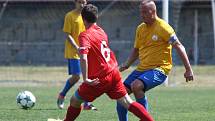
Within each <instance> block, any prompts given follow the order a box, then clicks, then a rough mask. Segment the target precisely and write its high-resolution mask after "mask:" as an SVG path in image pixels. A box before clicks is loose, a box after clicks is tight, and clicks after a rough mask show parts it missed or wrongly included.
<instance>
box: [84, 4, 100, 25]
mask: <svg viewBox="0 0 215 121" xmlns="http://www.w3.org/2000/svg"><path fill="white" fill-rule="evenodd" d="M81 16H82V18H83V20H84V22H87V23H96V21H97V19H98V8H97V7H96V6H94V5H92V4H88V5H86V6H84V8H83V9H82V11H81Z"/></svg>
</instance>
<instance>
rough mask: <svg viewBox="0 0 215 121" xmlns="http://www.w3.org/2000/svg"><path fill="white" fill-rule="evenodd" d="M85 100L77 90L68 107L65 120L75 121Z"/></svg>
mask: <svg viewBox="0 0 215 121" xmlns="http://www.w3.org/2000/svg"><path fill="white" fill-rule="evenodd" d="M82 102H83V100H82V99H81V98H80V96H79V95H78V92H77V91H76V92H75V94H74V95H73V96H72V98H71V100H70V106H69V107H68V109H67V113H66V117H65V119H64V121H74V120H75V119H76V118H77V117H78V116H79V114H80V112H81V104H82Z"/></svg>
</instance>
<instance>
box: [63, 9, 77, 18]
mask: <svg viewBox="0 0 215 121" xmlns="http://www.w3.org/2000/svg"><path fill="white" fill-rule="evenodd" d="M74 15H75V10H71V11H69V12H67V13H66V15H65V16H66V17H72V16H74Z"/></svg>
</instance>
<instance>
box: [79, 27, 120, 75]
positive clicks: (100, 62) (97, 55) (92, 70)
mask: <svg viewBox="0 0 215 121" xmlns="http://www.w3.org/2000/svg"><path fill="white" fill-rule="evenodd" d="M79 44H80V54H87V59H88V78H90V79H94V78H97V77H104V76H106V75H107V74H109V73H110V72H111V71H113V69H115V68H117V66H118V64H117V61H116V58H115V55H114V53H113V52H112V51H111V50H110V48H109V45H108V37H107V34H106V33H105V32H104V30H103V29H102V28H100V27H99V26H98V25H96V24H94V25H92V26H91V27H90V28H88V29H87V30H86V31H84V32H82V33H81V34H80V35H79Z"/></svg>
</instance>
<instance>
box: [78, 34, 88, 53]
mask: <svg viewBox="0 0 215 121" xmlns="http://www.w3.org/2000/svg"><path fill="white" fill-rule="evenodd" d="M78 40H79V44H80V47H79V53H80V54H88V52H89V48H90V43H89V38H88V36H87V35H85V34H83V33H81V34H80V35H79V37H78Z"/></svg>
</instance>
